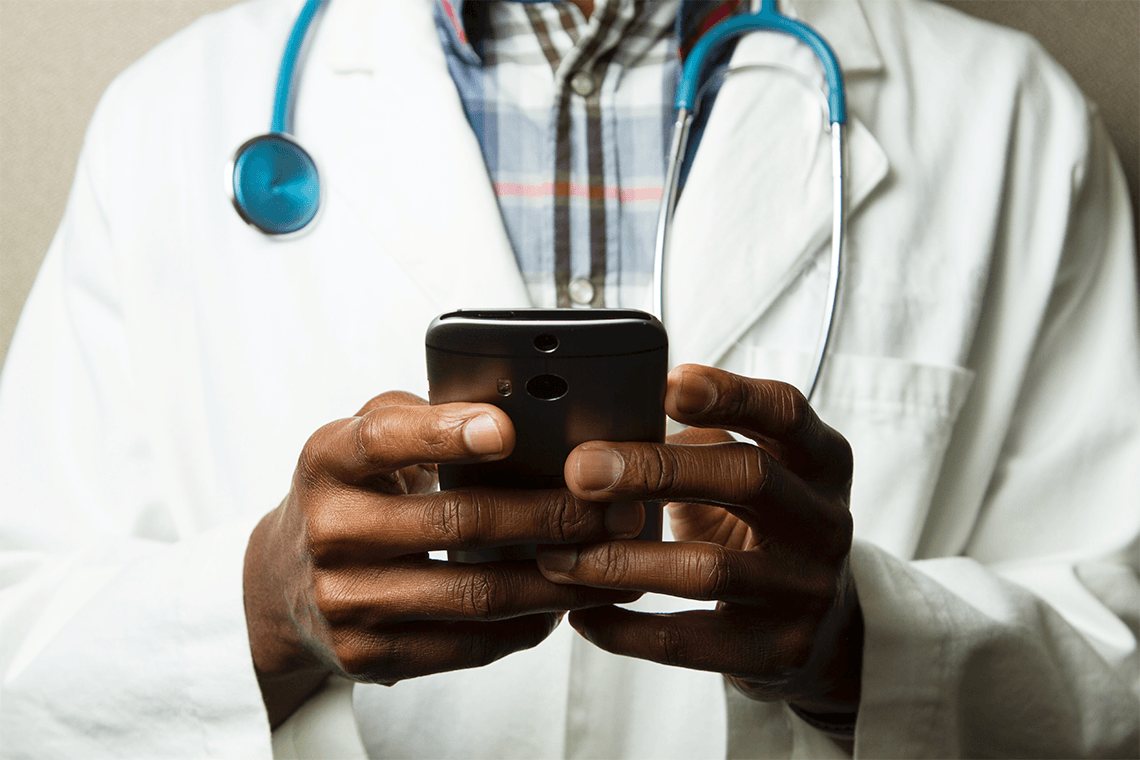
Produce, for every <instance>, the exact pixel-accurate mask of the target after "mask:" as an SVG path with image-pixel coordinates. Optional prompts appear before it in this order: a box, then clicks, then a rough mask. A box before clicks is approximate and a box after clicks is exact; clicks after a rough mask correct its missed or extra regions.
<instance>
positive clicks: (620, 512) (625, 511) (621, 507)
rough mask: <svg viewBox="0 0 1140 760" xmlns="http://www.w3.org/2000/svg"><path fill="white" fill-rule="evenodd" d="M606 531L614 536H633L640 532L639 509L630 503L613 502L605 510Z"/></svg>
mask: <svg viewBox="0 0 1140 760" xmlns="http://www.w3.org/2000/svg"><path fill="white" fill-rule="evenodd" d="M606 530H608V531H609V532H610V533H612V534H614V535H615V536H635V535H637V534H638V533H639V532H640V531H641V509H639V508H638V506H637V504H636V503H634V502H631V501H615V502H614V503H613V504H610V505H609V506H608V507H607V508H606Z"/></svg>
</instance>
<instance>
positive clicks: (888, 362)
mask: <svg viewBox="0 0 1140 760" xmlns="http://www.w3.org/2000/svg"><path fill="white" fill-rule="evenodd" d="M747 354H749V361H747V364H748V365H750V366H748V372H747V374H750V375H752V376H755V377H787V378H796V377H802V376H803V374H804V373H806V363H807V360H808V357H806V356H805V355H803V354H791V353H779V352H768V351H764V350H763V349H759V348H752V349H751V350H749V351H747ZM741 364H743V362H742V363H741ZM733 369H734V371H739V370H740V369H743V367H741V366H740V365H739V364H738V366H737V367H736V368H733ZM801 370H802V371H801ZM973 380H974V372H973V371H971V370H968V369H965V368H962V367H955V366H940V365H931V364H921V363H918V362H914V361H911V360H908V359H896V358H888V357H881V356H856V355H848V354H829V355H828V357H827V360H826V361H825V363H824V366H823V374H822V375H821V377H820V382H819V387H818V389H817V391H816V394H815V398H813V400H812V405H813V407H814V408H815V410H816V412H817V413H818V414H819V416H820V417H821V418H822V419H823V421H824V422H826V423H827V424H828V425H830V426H831V427H833V428H835V429H836V430H837V431H839V432H840V433H841V434H842V435H843V436H844V437H845V438H847V440H848V441H849V442H850V443H851V448H852V450H853V452H854V457H855V474H854V479H853V481H852V489H851V512H852V515H853V517H854V521H855V535H856V537H857V538H860V539H864V540H867V541H870V542H873V543H875V544H877V545H879V546H881V547H883V548H884V549H886V550H887V551H889V552H891V553H892V554H895V555H896V556H900V557H906V558H909V557H912V556H913V555H914V552H915V549H916V547H917V545H918V542H919V539H920V537H921V535H922V531H923V527H924V524H925V523H926V517H927V514H928V512H929V510H930V506H931V503H932V500H933V498H934V495H935V487H936V485H937V483H938V477H939V473H940V471H941V468H942V461H943V456H944V454H945V452H946V448H947V445H948V444H949V442H950V437H951V434H952V432H953V429H954V424H955V422H956V421H957V419H958V412H959V410H960V409H961V408H962V404H963V402H964V401H965V399H966V396H967V394H968V393H969V390H970V387H971V385H972V384H973Z"/></svg>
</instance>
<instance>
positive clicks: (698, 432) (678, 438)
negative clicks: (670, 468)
mask: <svg viewBox="0 0 1140 760" xmlns="http://www.w3.org/2000/svg"><path fill="white" fill-rule="evenodd" d="M734 440H736V439H735V438H733V437H732V436H731V435H729V434H728V431H726V430H718V429H716V428H696V427H687V428H684V429H682V430H678V431H677V432H676V433H673V434H672V435H670V436H669V437H668V438H666V439H665V441H666V443H675V444H677V445H687V446H702V445H705V444H709V443H731V442H732V441H734Z"/></svg>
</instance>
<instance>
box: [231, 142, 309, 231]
mask: <svg viewBox="0 0 1140 760" xmlns="http://www.w3.org/2000/svg"><path fill="white" fill-rule="evenodd" d="M228 174H229V181H228V182H227V185H228V187H229V190H230V197H231V199H232V200H233V204H234V208H235V209H237V212H238V214H239V215H240V216H241V218H242V219H244V220H245V221H246V222H247V223H249V224H250V225H252V226H254V227H256V228H257V229H259V230H261V231H262V232H264V233H265V234H267V235H289V234H291V233H295V232H299V231H300V230H302V229H304V228H305V226H306V225H308V224H309V223H310V222H311V221H313V219H314V218H315V217H316V215H317V212H318V211H319V210H320V207H321V185H320V182H319V178H318V173H317V164H316V162H315V161H313V158H312V156H310V155H309V154H308V152H306V151H305V149H304V148H302V147H301V146H300V145H299V144H298V143H297V141H296V140H294V139H293V138H291V137H290V136H289V135H287V134H283V133H270V134H265V135H260V136H258V137H254V138H253V139H251V140H247V141H246V142H245V143H244V144H242V146H241V147H240V148H238V149H237V152H236V153H234V158H233V161H232V162H231V163H230V167H229V171H228Z"/></svg>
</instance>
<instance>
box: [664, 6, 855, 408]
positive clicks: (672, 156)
mask: <svg viewBox="0 0 1140 760" xmlns="http://www.w3.org/2000/svg"><path fill="white" fill-rule="evenodd" d="M760 31H774V32H782V33H784V34H788V35H791V36H792V37H795V38H796V39H798V40H799V41H801V42H803V43H804V44H806V45H807V46H808V47H810V48H811V49H812V51H813V52H814V53H815V55H816V57H817V58H818V59H819V62H820V64H821V65H822V66H823V71H824V75H825V76H826V78H827V98H826V100H827V111H828V115H829V124H830V132H831V177H832V226H831V262H830V273H829V275H828V293H827V307H826V309H825V311H824V314H823V321H822V322H821V326H820V333H819V337H818V338H817V340H816V346H815V353H814V358H813V360H812V364H811V373H810V378H811V380H810V382H809V383H808V384H807V386H806V387H807V391H806V392H805V394H804V395H806V396H807V398H808V399H809V400H810V399H812V397H813V396H814V395H815V391H816V388H817V387H818V385H819V377H820V372H821V371H822V369H823V360H824V357H825V356H826V355H827V347H828V344H829V342H830V340H831V334H832V327H833V326H834V324H835V313H836V306H837V304H838V301H839V278H840V273H841V271H842V263H843V238H844V232H845V229H846V216H845V214H844V200H843V199H844V186H845V182H844V173H843V132H844V126H845V125H846V123H847V99H846V90H845V88H844V86H843V71H842V69H841V68H840V66H839V59H838V58H836V56H835V53H834V52H833V51H832V49H831V46H830V45H828V44H827V42H826V41H825V40H824V39H823V37H822V36H820V34H819V33H818V32H816V31H815V30H814V29H812V28H811V27H810V26H808V25H807V24H804V23H803V22H801V21H797V20H795V19H792V18H789V17H787V16H784V15H783V14H781V13H780V12H779V11H778V10H777V9H776V2H775V0H762V2H761V4H760V10H759V11H757V12H756V13H753V14H748V15H744V16H735V17H733V18H730V19H727V20H725V21H722V22H720V23H719V24H717V25H716V26H714V27H713V28H712V29H710V30H709V31H708V32H706V33H705V35H704V36H703V37H701V39H700V40H699V41H698V42H697V44H696V45H694V46H693V49H692V50H691V51H690V52H689V55H688V58H686V60H685V65H684V68H683V70H682V73H681V81H680V82H679V83H678V85H677V96H676V100H675V102H674V105H675V106H676V109H677V119H676V121H675V122H674V124H673V136H672V139H671V140H670V145H669V159H668V163H667V168H666V171H665V187H664V190H663V192H662V200H661V211H660V214H659V215H658V218H657V241H656V245H655V250H654V255H653V284H654V288H653V306H652V311H653V313H654V315H655V316H657V317H658V319H660V320H661V321H662V322H664V320H665V259H666V257H667V255H668V252H669V243H670V238H671V234H670V233H671V232H672V228H673V214H674V212H675V211H676V208H677V195H678V192H679V190H680V179H681V167H682V163H683V161H684V157H685V148H686V146H687V144H688V138H689V130H690V128H691V126H692V123H693V119H694V118H695V116H696V114H697V111H698V109H699V107H700V96H701V93H702V91H701V90H700V89H698V85H699V84H700V81H701V76H702V74H703V73H704V72H703V69H704V67H705V65H706V63H707V62H708V61H709V60H710V56H711V55H712V54H713V53H715V52H716V51H717V50H718V49H720V48H721V47H722V46H723V45H725V44H727V43H728V42H730V41H731V40H734V39H736V38H737V37H740V36H742V35H745V34H748V33H750V32H760ZM752 68H783V67H779V66H772V65H766V64H765V65H761V66H759V67H756V66H740V67H734V68H729V69H728V70H726V71H725V72H723V73H722V74H721V78H723V77H727V76H729V75H731V74H733V73H735V72H738V71H743V70H746V69H752ZM792 73H795V72H792ZM705 86H707V84H706V85H705Z"/></svg>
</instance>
